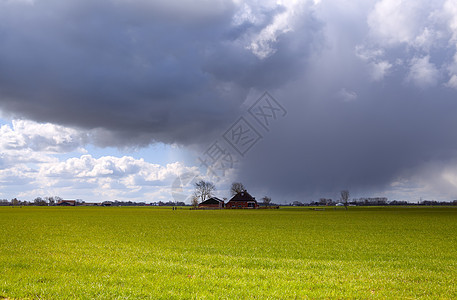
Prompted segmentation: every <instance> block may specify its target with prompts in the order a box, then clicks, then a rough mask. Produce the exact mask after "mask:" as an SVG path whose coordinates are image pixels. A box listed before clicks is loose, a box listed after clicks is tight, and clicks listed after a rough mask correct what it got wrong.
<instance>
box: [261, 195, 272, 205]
mask: <svg viewBox="0 0 457 300" xmlns="http://www.w3.org/2000/svg"><path fill="white" fill-rule="evenodd" d="M262 200H263V203H264V204H265V205H266V206H270V202H271V197H268V196H264V197H263V198H262Z"/></svg>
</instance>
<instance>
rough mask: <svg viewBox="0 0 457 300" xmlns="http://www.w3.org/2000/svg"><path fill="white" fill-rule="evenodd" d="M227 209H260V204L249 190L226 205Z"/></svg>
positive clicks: (237, 195)
mask: <svg viewBox="0 0 457 300" xmlns="http://www.w3.org/2000/svg"><path fill="white" fill-rule="evenodd" d="M225 208H259V204H258V203H257V201H256V200H255V198H254V197H252V196H251V195H250V194H249V193H248V191H247V190H244V191H242V192H239V193H238V194H236V195H235V196H233V198H232V199H230V201H229V202H227V204H226V205H225Z"/></svg>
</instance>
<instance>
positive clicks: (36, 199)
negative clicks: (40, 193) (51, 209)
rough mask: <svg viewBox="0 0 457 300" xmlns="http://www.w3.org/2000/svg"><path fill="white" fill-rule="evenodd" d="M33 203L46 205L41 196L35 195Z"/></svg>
mask: <svg viewBox="0 0 457 300" xmlns="http://www.w3.org/2000/svg"><path fill="white" fill-rule="evenodd" d="M33 204H34V205H36V206H45V205H46V201H45V200H44V199H43V198H41V197H36V198H35V199H34V200H33Z"/></svg>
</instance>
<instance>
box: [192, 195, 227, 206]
mask: <svg viewBox="0 0 457 300" xmlns="http://www.w3.org/2000/svg"><path fill="white" fill-rule="evenodd" d="M224 206H225V205H224V200H221V199H219V198H216V197H212V198H209V199H208V200H205V201H203V202H202V203H200V204H199V205H198V208H210V209H217V208H219V209H221V208H224Z"/></svg>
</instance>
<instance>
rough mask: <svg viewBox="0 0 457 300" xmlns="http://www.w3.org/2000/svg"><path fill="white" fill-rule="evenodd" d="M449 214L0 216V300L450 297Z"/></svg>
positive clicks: (7, 210)
mask: <svg viewBox="0 0 457 300" xmlns="http://www.w3.org/2000/svg"><path fill="white" fill-rule="evenodd" d="M456 232H457V209H456V208H424V207H415V208H405V207H401V208H357V207H355V208H350V209H349V210H348V211H345V210H343V209H338V210H333V209H327V210H325V211H313V210H310V209H308V208H282V209H279V210H222V211H193V210H187V209H180V210H176V211H173V210H171V209H156V208H151V207H23V208H17V207H16V208H11V207H2V208H0V243H1V244H0V267H1V270H2V272H1V273H0V298H2V297H3V298H12V299H14V298H19V299H27V298H34V299H35V298H44V299H62V298H86V299H92V298H97V299H113V298H122V299H125V298H131V299H138V298H163V299H165V298H166V299H170V298H171V299H172V298H176V299H182V298H218V299H220V298H222V299H224V298H232V299H233V298H257V299H264V298H278V299H294V298H414V299H415V298H448V299H452V298H457V287H456V279H455V278H457V237H456Z"/></svg>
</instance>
